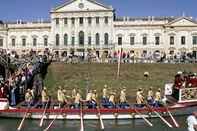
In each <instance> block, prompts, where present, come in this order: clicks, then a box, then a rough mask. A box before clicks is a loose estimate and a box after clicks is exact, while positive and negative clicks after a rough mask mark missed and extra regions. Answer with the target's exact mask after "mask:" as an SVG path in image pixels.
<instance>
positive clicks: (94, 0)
mask: <svg viewBox="0 0 197 131" xmlns="http://www.w3.org/2000/svg"><path fill="white" fill-rule="evenodd" d="M75 1H77V0H67V1H66V2H65V3H64V4H62V5H60V6H57V7H55V8H54V9H53V10H58V9H60V8H62V7H64V6H66V5H69V4H71V3H73V2H75ZM87 1H89V2H92V3H94V4H97V5H99V6H102V7H104V8H106V9H110V10H112V7H111V6H108V5H106V4H104V3H103V2H101V1H99V2H98V0H87Z"/></svg>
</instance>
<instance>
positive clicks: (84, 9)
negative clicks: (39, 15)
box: [0, 0, 197, 57]
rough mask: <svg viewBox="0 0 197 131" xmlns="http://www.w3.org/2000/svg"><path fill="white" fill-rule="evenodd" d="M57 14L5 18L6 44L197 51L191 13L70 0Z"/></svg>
mask: <svg viewBox="0 0 197 131" xmlns="http://www.w3.org/2000/svg"><path fill="white" fill-rule="evenodd" d="M50 18H51V20H50V21H48V22H46V21H42V20H41V21H39V22H23V21H21V20H18V21H17V22H16V23H14V22H13V23H11V22H5V23H4V22H1V23H0V48H3V49H9V50H15V51H18V52H24V51H25V50H30V49H33V50H36V51H41V50H44V49H45V48H49V49H53V50H55V51H58V52H59V53H62V52H64V53H66V54H70V53H75V54H86V53H87V52H88V51H89V50H94V51H96V54H97V55H98V56H101V54H102V53H103V52H106V53H109V52H114V51H118V50H120V49H121V48H122V49H123V51H125V52H134V53H135V55H136V56H139V57H140V56H141V54H153V53H154V52H165V53H166V54H171V55H172V54H177V53H188V52H191V53H192V54H193V55H194V56H195V57H196V55H197V53H196V52H197V22H196V21H195V20H193V19H192V18H191V17H185V16H182V17H159V18H158V17H150V16H149V17H141V18H133V17H116V15H115V12H114V9H113V8H112V7H111V6H106V5H104V4H102V3H99V2H97V1H95V0H70V1H69V2H66V3H65V4H63V5H61V6H58V7H56V8H54V9H52V10H51V11H50Z"/></svg>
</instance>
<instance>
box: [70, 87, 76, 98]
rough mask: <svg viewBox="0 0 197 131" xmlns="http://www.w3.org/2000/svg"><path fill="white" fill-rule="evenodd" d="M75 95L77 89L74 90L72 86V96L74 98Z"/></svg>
mask: <svg viewBox="0 0 197 131" xmlns="http://www.w3.org/2000/svg"><path fill="white" fill-rule="evenodd" d="M76 95H77V91H76V89H75V88H74V89H73V90H72V96H71V97H72V98H73V99H74V98H75V97H76Z"/></svg>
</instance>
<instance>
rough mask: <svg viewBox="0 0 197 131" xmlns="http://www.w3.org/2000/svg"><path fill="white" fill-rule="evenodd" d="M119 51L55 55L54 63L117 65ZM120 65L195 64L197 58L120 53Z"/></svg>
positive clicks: (161, 54) (188, 55) (189, 54)
mask: <svg viewBox="0 0 197 131" xmlns="http://www.w3.org/2000/svg"><path fill="white" fill-rule="evenodd" d="M119 56H120V51H117V52H116V51H114V52H113V51H111V52H103V53H102V54H97V53H96V52H95V51H89V52H87V53H72V54H66V55H65V54H63V55H59V54H58V55H56V59H55V60H56V61H64V62H66V63H78V62H93V63H117V62H118V61H119ZM121 62H122V63H197V58H196V57H195V55H194V54H192V53H176V54H168V55H167V54H166V53H164V52H154V53H147V52H144V53H142V54H136V53H134V52H124V51H123V52H122V53H121Z"/></svg>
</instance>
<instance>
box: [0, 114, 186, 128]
mask: <svg viewBox="0 0 197 131" xmlns="http://www.w3.org/2000/svg"><path fill="white" fill-rule="evenodd" d="M167 120H168V121H171V119H170V118H167ZM176 120H177V121H178V123H179V124H180V125H181V127H180V128H173V129H171V128H169V127H167V126H166V125H165V124H164V123H163V122H162V121H161V120H160V119H159V118H156V119H151V120H150V121H151V122H152V123H153V125H154V126H153V127H149V126H148V125H146V123H145V122H144V121H143V120H141V119H140V120H118V121H115V120H104V125H105V131H147V130H148V131H187V124H186V117H176ZM20 121H21V119H0V131H16V129H17V127H18V125H19V124H20ZM49 123H50V121H44V125H43V126H44V127H45V128H46V127H47V126H48V124H49ZM38 125H39V121H38V120H37V121H36V120H25V123H24V125H23V128H22V131H43V129H44V127H43V128H40V127H39V126H38ZM84 125H85V131H101V129H100V124H99V121H85V122H84ZM50 131H80V121H66V120H65V121H60V120H56V121H55V122H54V124H53V126H52V127H51V128H50Z"/></svg>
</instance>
